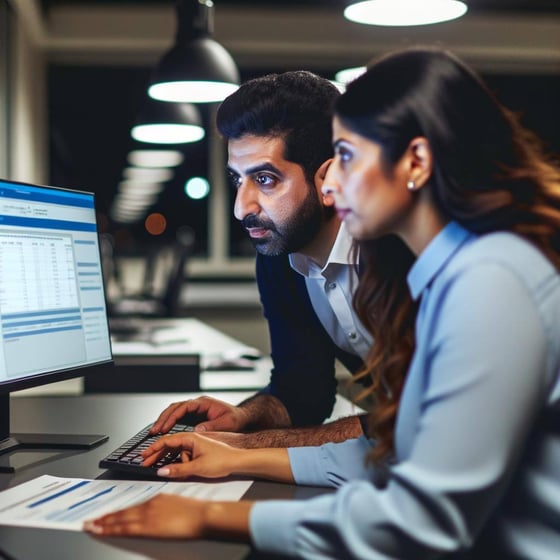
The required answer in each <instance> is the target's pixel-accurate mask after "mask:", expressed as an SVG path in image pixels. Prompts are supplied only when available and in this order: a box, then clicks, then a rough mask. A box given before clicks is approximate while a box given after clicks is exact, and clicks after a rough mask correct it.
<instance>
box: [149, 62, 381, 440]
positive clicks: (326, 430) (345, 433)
mask: <svg viewBox="0 0 560 560" xmlns="http://www.w3.org/2000/svg"><path fill="white" fill-rule="evenodd" d="M338 94H339V93H338V90H337V89H336V87H335V86H333V85H332V84H331V83H330V82H329V81H328V80H326V79H323V78H320V77H318V76H316V75H314V74H311V73H310V72H304V71H298V72H286V73H284V74H279V75H277V74H272V75H268V76H264V77H261V78H257V79H254V80H251V81H249V82H247V83H245V84H244V85H242V86H241V87H240V88H239V89H238V90H237V91H236V92H235V93H234V94H232V95H231V96H230V97H228V98H227V99H226V100H225V101H224V102H223V103H222V104H221V105H220V107H219V109H218V113H217V119H216V122H217V126H218V129H219V131H220V133H221V134H222V135H223V136H224V137H225V138H226V139H227V141H228V155H229V158H228V172H229V176H230V180H231V183H232V185H233V187H234V188H235V189H236V191H237V192H236V198H235V205H234V214H235V217H236V218H237V219H238V220H240V222H241V223H242V225H243V227H245V229H246V230H247V233H248V234H249V237H250V238H251V240H252V242H253V244H254V245H255V248H256V250H257V260H256V271H257V282H258V287H259V292H260V297H261V303H262V305H263V309H264V314H265V317H266V318H267V320H268V325H269V330H270V340H271V356H272V361H273V365H274V368H273V370H272V372H271V380H270V384H269V385H268V386H267V387H266V388H265V389H263V390H262V391H260V392H259V393H257V394H256V395H254V396H253V397H251V398H250V399H248V400H246V401H244V402H243V403H241V404H240V405H238V406H231V405H229V404H226V403H223V402H221V401H218V400H216V399H213V398H210V397H202V398H199V399H194V400H191V401H185V402H180V403H174V404H172V405H170V406H169V407H168V408H167V409H166V410H165V411H164V412H162V414H161V415H160V417H159V418H158V420H157V421H156V423H155V424H154V427H153V429H152V430H153V432H154V433H156V432H158V431H160V432H167V431H168V430H169V429H170V428H171V427H172V426H173V424H175V423H176V422H177V421H178V420H179V419H180V418H181V417H182V416H183V415H184V414H186V413H198V414H203V415H205V416H206V417H207V420H206V421H205V422H203V423H201V424H199V425H198V426H197V428H196V429H197V431H201V432H206V433H207V434H208V435H211V436H212V437H216V438H218V439H221V440H223V441H227V442H228V443H231V444H234V445H238V446H240V447H241V446H242V447H265V446H275V445H282V446H301V445H320V444H322V443H325V442H328V441H343V440H345V439H349V438H353V437H358V436H359V435H361V434H362V433H363V429H362V423H361V418H359V417H357V416H353V417H348V418H344V419H341V420H337V421H335V422H332V423H328V424H323V425H321V422H323V420H324V419H325V418H327V417H328V416H329V415H330V413H331V411H332V407H333V405H334V400H335V396H336V385H337V383H336V378H335V367H334V363H335V358H338V359H339V360H340V361H341V362H342V363H343V364H344V365H345V366H346V367H347V368H348V369H349V370H350V371H351V372H355V371H356V370H357V369H359V368H360V366H361V365H362V364H363V359H365V357H366V355H367V352H368V350H369V347H370V346H371V343H372V340H371V337H370V335H369V333H367V331H366V330H365V328H364V327H363V326H362V325H361V323H360V322H359V320H358V319H357V317H356V316H355V314H354V311H353V308H352V293H353V292H352V289H353V288H355V286H356V285H357V281H358V278H357V266H356V263H354V262H349V259H350V247H351V238H350V236H349V234H348V233H347V232H346V229H345V228H344V226H343V225H341V222H340V220H339V218H338V216H337V215H336V213H335V212H334V206H333V201H332V200H331V199H330V197H324V196H323V195H322V194H321V186H322V183H323V180H324V178H325V174H326V171H327V169H328V166H329V164H330V162H331V158H332V145H331V107H332V105H333V102H334V100H335V99H336V97H337V96H338ZM263 430H264V431H263ZM217 432H220V433H217ZM223 432H232V433H229V434H226V433H223ZM240 432H251V433H245V434H242V433H240Z"/></svg>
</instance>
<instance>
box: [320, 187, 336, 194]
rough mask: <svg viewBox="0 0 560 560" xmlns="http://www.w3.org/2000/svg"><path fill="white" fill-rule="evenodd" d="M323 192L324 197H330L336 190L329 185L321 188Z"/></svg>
mask: <svg viewBox="0 0 560 560" xmlns="http://www.w3.org/2000/svg"><path fill="white" fill-rule="evenodd" d="M321 192H322V193H323V196H330V195H331V194H332V193H333V192H334V188H333V187H331V186H329V185H323V186H322V187H321Z"/></svg>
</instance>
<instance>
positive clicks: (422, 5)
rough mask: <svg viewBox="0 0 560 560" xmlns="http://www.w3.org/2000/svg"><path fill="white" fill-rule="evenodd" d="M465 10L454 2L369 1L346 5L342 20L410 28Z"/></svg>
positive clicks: (414, 0) (431, 0) (446, 0)
mask: <svg viewBox="0 0 560 560" xmlns="http://www.w3.org/2000/svg"><path fill="white" fill-rule="evenodd" d="M466 11H467V6H466V4H465V3H464V2H459V1H457V0H369V1H366V2H357V3H355V4H351V5H350V6H348V7H347V8H346V9H345V10H344V17H345V18H346V19H349V20H350V21H355V22H356V23H365V24H368V25H388V26H401V25H402V26H409V25H427V24H431V23H439V22H442V21H448V20H451V19H455V18H458V17H461V16H462V15H463V14H464V13H465V12H466Z"/></svg>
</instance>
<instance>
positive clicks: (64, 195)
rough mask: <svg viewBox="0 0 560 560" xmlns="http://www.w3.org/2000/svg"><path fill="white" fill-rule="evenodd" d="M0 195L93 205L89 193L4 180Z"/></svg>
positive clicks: (81, 205) (0, 182)
mask: <svg viewBox="0 0 560 560" xmlns="http://www.w3.org/2000/svg"><path fill="white" fill-rule="evenodd" d="M0 197H6V198H15V199H18V200H29V201H33V202H45V203H48V204H64V205H67V206H79V207H82V208H93V207H94V201H93V194H91V193H84V192H76V191H67V190H58V189H55V188H50V187H49V188H48V190H47V189H46V188H45V187H34V186H33V185H25V184H20V183H18V184H14V183H6V182H4V181H0Z"/></svg>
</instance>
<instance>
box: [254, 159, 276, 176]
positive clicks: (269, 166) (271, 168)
mask: <svg viewBox="0 0 560 560" xmlns="http://www.w3.org/2000/svg"><path fill="white" fill-rule="evenodd" d="M261 171H270V172H271V173H274V174H276V175H280V176H283V175H284V174H283V173H282V171H280V169H278V167H276V166H274V165H272V163H268V162H266V163H260V164H258V165H254V166H253V167H249V168H248V169H246V170H245V173H246V174H247V175H252V174H253V173H259V172H261Z"/></svg>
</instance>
